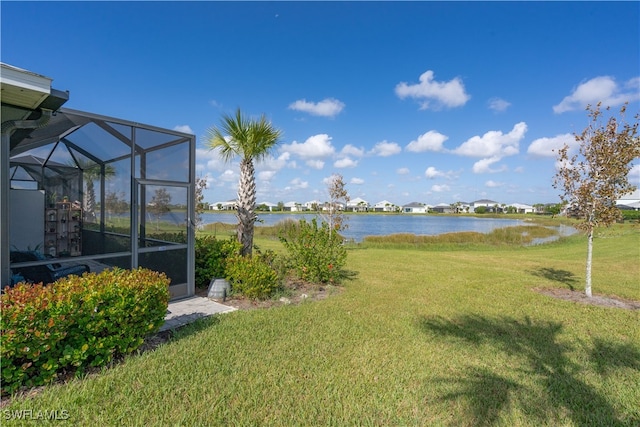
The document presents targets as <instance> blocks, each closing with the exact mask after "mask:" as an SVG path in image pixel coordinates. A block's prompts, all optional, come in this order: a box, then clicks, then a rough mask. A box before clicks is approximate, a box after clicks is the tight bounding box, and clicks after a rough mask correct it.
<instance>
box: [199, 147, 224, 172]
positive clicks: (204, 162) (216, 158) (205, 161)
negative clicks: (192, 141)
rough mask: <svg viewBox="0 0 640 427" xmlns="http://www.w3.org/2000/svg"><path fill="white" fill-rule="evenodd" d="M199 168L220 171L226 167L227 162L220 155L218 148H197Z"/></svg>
mask: <svg viewBox="0 0 640 427" xmlns="http://www.w3.org/2000/svg"><path fill="white" fill-rule="evenodd" d="M196 162H197V163H198V165H197V168H198V170H201V171H203V170H204V171H210V170H215V171H220V172H222V171H223V170H225V169H226V167H227V164H226V162H224V161H223V160H222V158H221V157H220V153H219V152H218V149H215V150H209V149H208V148H196Z"/></svg>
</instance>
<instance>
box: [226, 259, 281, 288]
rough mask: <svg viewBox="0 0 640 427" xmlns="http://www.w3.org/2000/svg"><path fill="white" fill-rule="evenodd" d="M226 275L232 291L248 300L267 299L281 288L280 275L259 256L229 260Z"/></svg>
mask: <svg viewBox="0 0 640 427" xmlns="http://www.w3.org/2000/svg"><path fill="white" fill-rule="evenodd" d="M226 274H227V276H226V277H227V280H229V282H230V283H231V291H232V292H233V293H239V294H241V295H244V296H245V297H247V298H251V299H266V298H268V297H269V296H270V295H271V294H273V293H274V292H275V291H276V290H277V289H279V288H280V283H281V281H280V279H279V277H278V273H277V272H276V271H275V270H274V269H273V268H272V267H271V266H270V265H269V263H268V262H267V260H266V259H265V258H263V257H262V256H260V255H259V254H255V255H254V256H252V257H243V256H240V255H236V256H233V257H231V258H228V259H227V263H226Z"/></svg>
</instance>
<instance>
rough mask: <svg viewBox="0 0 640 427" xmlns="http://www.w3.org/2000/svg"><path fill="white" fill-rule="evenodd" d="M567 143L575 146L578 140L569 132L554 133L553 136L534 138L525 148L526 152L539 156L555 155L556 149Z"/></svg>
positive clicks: (556, 153) (556, 154)
mask: <svg viewBox="0 0 640 427" xmlns="http://www.w3.org/2000/svg"><path fill="white" fill-rule="evenodd" d="M565 144H566V145H568V146H569V147H574V148H575V147H577V146H578V142H577V141H576V138H575V136H573V135H571V134H570V133H565V134H562V135H556V136H554V137H553V138H538V139H536V140H534V141H533V142H532V143H531V144H530V145H529V148H527V154H531V155H533V156H539V157H557V156H558V150H560V149H561V148H562V147H564V146H565Z"/></svg>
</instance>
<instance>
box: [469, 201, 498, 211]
mask: <svg viewBox="0 0 640 427" xmlns="http://www.w3.org/2000/svg"><path fill="white" fill-rule="evenodd" d="M480 206H484V207H485V208H487V211H489V212H493V211H494V210H498V211H501V210H502V209H501V208H500V203H498V202H496V201H495V200H489V199H480V200H476V201H475V202H471V210H472V211H473V212H475V210H476V208H479V207H480ZM496 206H498V208H497V209H496Z"/></svg>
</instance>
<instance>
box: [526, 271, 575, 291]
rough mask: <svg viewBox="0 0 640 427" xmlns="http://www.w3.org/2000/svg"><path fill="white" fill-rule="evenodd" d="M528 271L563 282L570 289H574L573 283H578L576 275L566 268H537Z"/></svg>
mask: <svg viewBox="0 0 640 427" xmlns="http://www.w3.org/2000/svg"><path fill="white" fill-rule="evenodd" d="M529 273H531V274H533V275H534V276H538V277H543V278H545V279H547V280H552V281H554V282H560V283H562V284H565V285H567V286H568V287H569V289H571V290H572V291H575V288H574V287H573V285H575V284H577V283H578V279H577V278H576V276H575V275H574V274H573V273H572V272H570V271H566V270H558V269H556V268H539V269H537V270H534V271H529Z"/></svg>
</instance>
